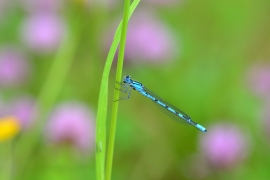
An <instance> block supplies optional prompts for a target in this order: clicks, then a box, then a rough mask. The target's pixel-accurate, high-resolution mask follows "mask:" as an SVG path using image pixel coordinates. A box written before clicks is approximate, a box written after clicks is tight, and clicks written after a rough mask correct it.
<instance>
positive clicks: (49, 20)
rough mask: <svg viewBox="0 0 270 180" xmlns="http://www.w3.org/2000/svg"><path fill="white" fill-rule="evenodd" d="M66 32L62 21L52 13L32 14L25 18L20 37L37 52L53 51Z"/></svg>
mask: <svg viewBox="0 0 270 180" xmlns="http://www.w3.org/2000/svg"><path fill="white" fill-rule="evenodd" d="M65 34H66V26H65V23H64V21H63V20H62V19H61V18H60V17H58V16H56V15H54V14H44V13H41V14H33V15H31V16H30V17H29V18H28V19H26V20H25V22H24V24H23V27H22V38H23V41H24V42H25V44H26V45H27V46H28V47H29V48H30V49H33V50H35V51H37V52H41V53H50V52H53V51H55V50H56V49H57V48H58V47H59V45H60V44H61V42H62V41H63V39H64V37H65Z"/></svg>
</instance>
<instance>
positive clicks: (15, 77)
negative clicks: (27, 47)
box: [0, 47, 30, 87]
mask: <svg viewBox="0 0 270 180" xmlns="http://www.w3.org/2000/svg"><path fill="white" fill-rule="evenodd" d="M29 66H30V64H29V63H28V61H26V58H25V56H24V55H23V54H22V52H20V51H19V50H17V49H15V48H11V47H6V48H2V49H0V86H2V87H12V86H16V85H20V84H22V83H23V82H25V80H26V79H27V77H28V76H29V70H30V67H29Z"/></svg>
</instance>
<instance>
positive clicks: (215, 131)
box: [0, 0, 270, 180]
mask: <svg viewBox="0 0 270 180" xmlns="http://www.w3.org/2000/svg"><path fill="white" fill-rule="evenodd" d="M123 4H124V2H122V1H120V0H114V1H110V2H109V1H98V0H96V1H91V0H89V1H88V0H85V1H83V0H73V1H72V0H69V1H57V2H54V1H53V0H50V1H46V0H15V1H8V0H1V2H0V87H1V89H0V97H1V98H0V101H1V103H0V107H1V110H0V115H1V117H0V118H4V117H5V116H7V115H12V116H17V118H16V119H17V120H18V121H19V122H20V123H21V126H22V128H21V132H20V134H19V135H17V136H16V138H13V139H12V140H3V141H2V142H1V143H0V147H1V148H0V149H1V157H0V162H1V167H2V168H1V169H2V170H0V171H1V172H0V174H1V175H0V176H1V177H0V178H1V179H36V180H43V179H44V180H45V179H50V180H54V179H55V180H57V179H65V180H73V179H76V180H77V179H83V180H84V179H95V154H94V152H95V148H94V135H95V132H94V128H95V112H96V109H97V102H98V94H99V87H100V80H101V75H102V71H103V67H104V64H105V59H106V56H107V53H108V50H109V46H110V43H111V40H112V35H113V34H114V32H115V29H116V26H117V25H118V24H119V22H120V20H121V16H122V13H123ZM269 17H270V2H269V1H264V0H258V1H255V0H248V1H244V0H238V1H232V0H229V1H214V0H204V1H193V0H181V1H176V0H175V1H174V0H170V1H162V0H159V1H154V0H145V1H142V2H141V3H140V4H139V6H138V8H137V9H136V10H135V12H134V14H133V17H132V18H131V21H130V25H129V29H128V38H127V47H126V59H125V63H124V72H123V74H124V75H130V76H131V77H132V78H134V79H135V80H138V81H139V82H141V83H143V84H144V85H145V86H146V87H147V88H149V89H151V90H152V91H154V92H155V93H156V94H158V95H159V96H161V97H162V98H164V99H165V100H167V101H168V102H170V103H172V104H173V105H175V106H176V107H178V108H179V109H181V110H183V111H184V112H186V113H187V114H188V115H189V116H190V117H191V118H192V119H193V120H194V121H195V122H197V123H199V124H201V125H203V126H204V127H206V128H207V130H208V132H207V133H202V132H200V131H198V130H197V129H196V128H194V127H191V126H185V125H181V124H179V123H176V122H174V121H171V120H170V118H169V117H168V116H166V114H164V113H162V111H160V109H159V108H157V107H155V105H154V104H153V103H152V102H151V101H150V100H148V99H146V98H144V97H143V96H141V95H140V94H139V93H137V92H135V91H132V94H131V98H130V99H129V100H127V101H120V107H119V115H118V117H119V118H118V122H117V132H116V141H115V153H114V161H113V170H112V179H114V180H119V179H129V180H138V179H140V180H144V179H145V180H165V179H166V180H168V179H169V180H179V179H181V180H182V179H183V180H185V179H221V180H226V179H231V180H232V179H246V180H249V179H250V180H253V179H268V178H269V177H270V172H269V167H270V155H269V140H268V137H269V132H270V113H269V112H268V111H269V110H268V109H269V102H270V101H269V100H270V98H269V97H270V63H269V59H270V53H269V52H270V51H269V48H270V41H269V40H270V39H269V38H270V37H269V32H270V21H269ZM7 52H8V53H7ZM7 54H8V55H7ZM14 54H15V55H14ZM14 59H15V60H14ZM54 62H60V64H57V65H55V64H54ZM52 67H54V68H55V69H52ZM115 67H116V64H114V65H113V67H112V71H111V74H110V85H109V87H110V89H109V95H110V96H109V113H108V115H109V116H110V112H111V111H110V110H111V106H112V102H113V99H112V94H113V91H114V83H115V82H114V81H115V80H114V78H115ZM65 71H66V74H65ZM1 72H2V73H1ZM62 74H64V75H63V78H62ZM59 82H60V83H59ZM25 96H27V97H31V102H32V101H33V102H34V103H35V104H36V106H39V108H37V109H38V110H37V111H38V113H37V116H34V117H33V116H32V114H34V113H33V112H32V111H33V109H32V106H31V108H30V110H29V108H27V107H28V106H27V107H25V105H24V104H23V103H22V105H21V106H20V107H21V109H20V113H18V114H19V115H21V114H23V115H22V116H23V117H21V116H19V115H17V114H16V113H15V112H14V109H16V108H15V107H14V106H13V104H14V103H13V102H14V101H16V100H17V99H20V98H21V97H25ZM123 96H125V95H123ZM67 104H68V105H67ZM36 106H35V107H36ZM59 109H60V110H59ZM35 112H36V111H35ZM25 114H27V115H25ZM29 114H30V115H29ZM30 119H32V121H31V122H29V121H30ZM0 121H1V119H0ZM60 122H61V123H60ZM108 122H109V118H108ZM25 123H26V124H27V127H25V126H26V125H25ZM86 126H87V128H85V127H86ZM88 126H89V127H88ZM108 127H109V123H108ZM73 128H74V129H75V130H74V129H73ZM10 172H11V173H10ZM10 174H11V175H10Z"/></svg>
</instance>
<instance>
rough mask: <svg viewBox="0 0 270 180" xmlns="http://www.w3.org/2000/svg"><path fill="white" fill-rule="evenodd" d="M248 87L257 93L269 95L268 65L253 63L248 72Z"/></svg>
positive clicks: (269, 66) (269, 70)
mask: <svg viewBox="0 0 270 180" xmlns="http://www.w3.org/2000/svg"><path fill="white" fill-rule="evenodd" d="M248 80H249V86H250V89H251V90H252V91H253V92H254V93H256V94H257V95H260V96H263V97H267V96H268V97H269V96H270V65H267V64H265V65H263V64H262V65H255V66H253V67H252V68H251V70H250V71H249V74H248Z"/></svg>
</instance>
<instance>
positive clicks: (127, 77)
mask: <svg viewBox="0 0 270 180" xmlns="http://www.w3.org/2000/svg"><path fill="white" fill-rule="evenodd" d="M127 82H130V76H129V75H127V76H125V77H124V79H123V83H127Z"/></svg>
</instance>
